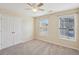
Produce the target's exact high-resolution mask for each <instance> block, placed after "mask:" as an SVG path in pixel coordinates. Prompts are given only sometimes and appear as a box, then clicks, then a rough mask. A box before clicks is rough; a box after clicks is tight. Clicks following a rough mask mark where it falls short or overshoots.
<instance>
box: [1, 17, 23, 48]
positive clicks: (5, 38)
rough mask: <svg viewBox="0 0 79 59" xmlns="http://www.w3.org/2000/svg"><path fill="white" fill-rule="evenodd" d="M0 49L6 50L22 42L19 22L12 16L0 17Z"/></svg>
mask: <svg viewBox="0 0 79 59" xmlns="http://www.w3.org/2000/svg"><path fill="white" fill-rule="evenodd" d="M0 24H1V25H0V36H1V38H0V48H1V49H3V48H7V47H10V46H13V45H15V44H18V43H20V42H21V41H22V36H21V35H22V31H21V29H22V28H21V25H22V24H21V20H20V19H19V18H18V17H13V16H0Z"/></svg>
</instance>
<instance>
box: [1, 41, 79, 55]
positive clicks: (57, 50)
mask: <svg viewBox="0 0 79 59" xmlns="http://www.w3.org/2000/svg"><path fill="white" fill-rule="evenodd" d="M0 54H1V55H78V54H79V51H77V50H74V49H70V48H66V47H62V46H58V45H54V44H49V43H46V42H43V41H40V40H31V41H29V42H26V43H22V44H18V45H15V46H12V47H9V48H6V49H3V50H1V51H0Z"/></svg>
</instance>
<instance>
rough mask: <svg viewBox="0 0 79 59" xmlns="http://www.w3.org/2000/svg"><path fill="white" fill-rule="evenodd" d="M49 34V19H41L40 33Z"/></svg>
mask: <svg viewBox="0 0 79 59" xmlns="http://www.w3.org/2000/svg"><path fill="white" fill-rule="evenodd" d="M47 34H48V19H42V20H40V35H47Z"/></svg>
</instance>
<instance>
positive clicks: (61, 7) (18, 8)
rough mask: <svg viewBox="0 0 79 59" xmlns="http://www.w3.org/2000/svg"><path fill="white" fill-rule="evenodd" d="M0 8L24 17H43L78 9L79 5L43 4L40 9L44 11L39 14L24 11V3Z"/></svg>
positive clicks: (4, 5)
mask: <svg viewBox="0 0 79 59" xmlns="http://www.w3.org/2000/svg"><path fill="white" fill-rule="evenodd" d="M0 7H3V8H6V9H8V10H12V11H15V12H18V13H21V14H24V15H28V16H32V17H35V16H41V15H45V14H48V13H54V12H58V11H63V10H68V9H74V8H79V3H44V5H43V6H42V7H41V8H42V9H45V11H39V12H33V11H32V10H25V8H27V5H26V4H25V3H1V4H0ZM51 11H52V12H51Z"/></svg>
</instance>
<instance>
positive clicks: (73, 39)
mask: <svg viewBox="0 0 79 59" xmlns="http://www.w3.org/2000/svg"><path fill="white" fill-rule="evenodd" d="M64 16H74V31H75V32H74V36H75V37H74V38H68V36H67V37H66V36H64V37H63V36H62V35H61V33H60V17H64ZM77 19H78V18H77V14H68V15H61V16H58V20H59V21H58V22H59V24H58V33H59V39H64V40H68V41H76V37H77Z"/></svg>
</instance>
